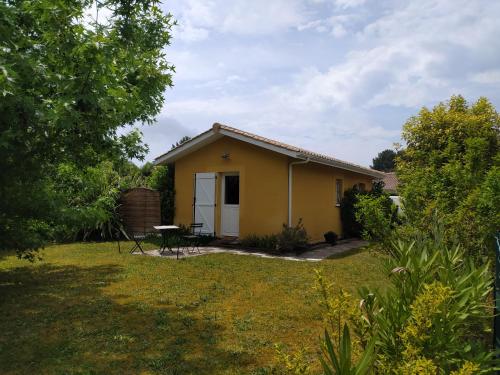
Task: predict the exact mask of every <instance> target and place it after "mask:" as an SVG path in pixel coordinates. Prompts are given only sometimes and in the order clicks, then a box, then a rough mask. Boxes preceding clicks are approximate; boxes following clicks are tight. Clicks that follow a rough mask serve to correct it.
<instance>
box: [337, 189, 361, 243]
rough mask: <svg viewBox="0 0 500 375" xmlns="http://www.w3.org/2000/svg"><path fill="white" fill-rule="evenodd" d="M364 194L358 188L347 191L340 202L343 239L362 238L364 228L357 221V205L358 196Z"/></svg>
mask: <svg viewBox="0 0 500 375" xmlns="http://www.w3.org/2000/svg"><path fill="white" fill-rule="evenodd" d="M360 194H364V193H363V192H360V191H359V190H358V189H357V188H355V187H354V188H352V189H347V190H346V191H344V196H343V197H342V201H341V202H340V218H341V221H342V237H344V238H349V237H360V236H361V234H362V232H363V227H362V225H361V224H360V222H359V221H358V220H357V219H356V203H358V196H359V195H360Z"/></svg>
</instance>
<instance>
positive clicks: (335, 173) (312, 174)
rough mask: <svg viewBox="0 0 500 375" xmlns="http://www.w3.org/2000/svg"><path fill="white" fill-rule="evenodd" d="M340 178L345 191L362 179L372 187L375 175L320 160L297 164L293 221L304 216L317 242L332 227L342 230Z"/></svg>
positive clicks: (306, 226)
mask: <svg viewBox="0 0 500 375" xmlns="http://www.w3.org/2000/svg"><path fill="white" fill-rule="evenodd" d="M337 179H340V180H342V188H343V191H345V190H347V189H349V188H352V187H353V185H354V184H357V183H360V182H361V183H364V184H365V186H366V189H370V188H371V178H370V177H368V176H364V175H361V174H357V173H353V172H349V171H345V170H342V169H337V168H332V167H329V166H326V165H321V164H316V163H307V164H299V165H295V166H293V184H292V198H293V199H292V224H293V225H295V224H297V222H298V221H299V219H300V218H301V219H302V223H303V224H304V227H305V228H306V230H307V233H308V234H309V236H310V237H311V241H313V242H316V241H322V240H324V237H323V234H324V233H325V232H327V231H329V230H333V231H334V232H336V233H337V234H338V235H341V234H342V223H341V221H340V207H338V206H337V205H336V191H335V189H336V180H337Z"/></svg>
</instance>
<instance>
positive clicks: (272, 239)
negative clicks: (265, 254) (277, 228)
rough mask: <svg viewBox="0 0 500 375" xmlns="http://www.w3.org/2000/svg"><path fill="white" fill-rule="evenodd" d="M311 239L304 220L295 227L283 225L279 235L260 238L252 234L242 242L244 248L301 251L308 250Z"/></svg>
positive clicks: (300, 220)
mask: <svg viewBox="0 0 500 375" xmlns="http://www.w3.org/2000/svg"><path fill="white" fill-rule="evenodd" d="M308 242H309V237H308V236H307V231H306V230H305V228H304V225H303V224H302V219H299V222H298V223H297V225H296V226H294V227H288V226H287V225H286V224H283V229H282V230H281V233H279V234H270V235H264V236H259V235H256V234H251V235H249V236H247V237H244V238H243V239H242V240H241V245H242V246H243V247H250V248H257V249H262V250H271V251H272V252H287V251H300V250H304V249H306V248H307V244H308Z"/></svg>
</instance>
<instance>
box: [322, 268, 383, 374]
mask: <svg viewBox="0 0 500 375" xmlns="http://www.w3.org/2000/svg"><path fill="white" fill-rule="evenodd" d="M316 283H317V287H316V288H317V289H318V290H319V292H320V296H321V302H320V306H321V307H322V308H323V311H324V312H323V317H324V320H325V323H326V326H327V329H325V334H324V337H323V339H322V343H321V353H322V355H321V357H320V362H321V365H322V367H323V370H324V372H325V374H339V375H343V374H366V373H368V371H369V370H370V368H371V365H372V363H373V361H374V359H375V358H374V344H375V340H373V339H372V340H371V341H370V342H369V343H367V342H366V341H364V337H366V336H367V335H366V332H364V331H361V330H360V329H359V327H356V328H355V333H356V336H355V337H354V339H353V340H352V341H351V333H350V329H349V324H351V325H355V324H354V322H356V321H357V320H358V315H359V307H357V306H356V305H355V303H354V300H353V299H352V298H351V294H350V293H348V292H347V291H346V290H345V289H343V288H340V290H339V291H338V293H334V291H333V284H331V283H328V282H327V281H326V278H325V276H324V275H323V273H322V272H321V271H318V270H316ZM354 357H360V358H359V360H358V361H357V363H355V364H353V363H352V362H353V360H354Z"/></svg>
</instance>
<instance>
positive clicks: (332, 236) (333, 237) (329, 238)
mask: <svg viewBox="0 0 500 375" xmlns="http://www.w3.org/2000/svg"><path fill="white" fill-rule="evenodd" d="M323 236H324V237H325V242H326V243H329V244H330V245H332V246H335V245H336V244H337V239H338V238H339V236H338V234H337V233H335V232H334V231H331V230H330V231H328V232H326V233H325V234H324V235H323Z"/></svg>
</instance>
